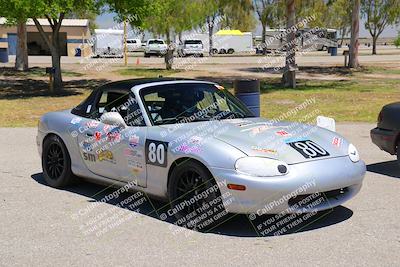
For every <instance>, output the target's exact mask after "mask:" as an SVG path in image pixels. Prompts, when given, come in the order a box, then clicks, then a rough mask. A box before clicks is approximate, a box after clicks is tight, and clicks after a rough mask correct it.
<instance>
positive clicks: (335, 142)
mask: <svg viewBox="0 0 400 267" xmlns="http://www.w3.org/2000/svg"><path fill="white" fill-rule="evenodd" d="M341 144H342V138H340V137H337V136H335V137H333V139H332V145H334V146H336V147H340V145H341Z"/></svg>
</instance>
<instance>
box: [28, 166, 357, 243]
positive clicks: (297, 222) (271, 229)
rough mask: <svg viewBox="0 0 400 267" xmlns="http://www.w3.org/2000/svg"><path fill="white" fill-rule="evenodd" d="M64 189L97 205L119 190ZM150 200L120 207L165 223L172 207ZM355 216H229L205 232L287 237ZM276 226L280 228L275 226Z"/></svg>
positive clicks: (336, 212) (337, 211)
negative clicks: (135, 207) (162, 216)
mask: <svg viewBox="0 0 400 267" xmlns="http://www.w3.org/2000/svg"><path fill="white" fill-rule="evenodd" d="M31 177H32V179H34V180H35V181H36V182H38V183H39V184H42V185H45V186H48V185H47V184H46V182H45V180H44V177H43V173H36V174H33V175H32V176H31ZM55 190H57V189H55ZM62 190H66V191H68V192H72V193H76V194H79V195H82V196H85V197H88V198H90V199H89V200H88V202H90V203H96V202H100V201H101V200H104V198H105V197H106V196H109V195H112V193H113V192H115V190H116V189H115V188H112V187H109V186H105V185H99V184H94V183H90V182H88V181H82V182H81V183H79V184H76V185H72V186H69V187H66V188H65V189H62ZM132 194H133V193H122V194H121V195H120V196H119V197H118V198H116V199H112V200H109V201H107V202H105V203H106V204H109V205H114V206H116V205H117V204H118V203H120V202H121V201H122V200H124V199H126V198H128V197H129V196H131V195H132ZM146 199H147V201H146V202H144V203H143V204H142V205H141V206H140V210H139V211H137V210H132V209H129V208H125V207H119V208H120V209H127V210H131V211H132V212H139V213H140V214H143V215H146V216H149V217H152V218H154V219H157V220H160V221H161V219H160V216H159V215H160V214H161V213H163V212H166V210H167V209H168V208H169V205H168V204H167V203H165V202H162V201H159V200H156V199H153V198H149V197H147V196H146ZM352 215H353V211H352V210H350V209H348V208H346V207H343V206H339V207H336V208H334V209H331V210H327V211H323V212H317V213H306V214H299V215H285V216H281V217H280V218H279V219H276V218H277V217H276V216H277V215H263V216H256V218H255V219H253V220H250V219H249V217H248V216H247V215H242V214H229V218H228V219H227V220H226V221H225V222H224V223H223V224H221V225H219V226H217V227H214V228H213V229H211V230H209V231H207V232H203V233H212V234H218V235H226V236H236V237H263V236H275V235H287V234H294V233H298V232H305V231H311V230H314V229H319V228H323V227H327V226H330V225H334V224H338V223H341V222H343V221H345V220H347V219H349V218H351V216H352ZM304 216H307V219H304V218H305V217H304ZM165 222H167V223H171V224H173V221H171V220H167V221H165ZM273 225H279V226H278V227H275V226H273Z"/></svg>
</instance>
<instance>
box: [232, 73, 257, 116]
mask: <svg viewBox="0 0 400 267" xmlns="http://www.w3.org/2000/svg"><path fill="white" fill-rule="evenodd" d="M233 87H234V90H235V96H236V97H237V98H238V99H239V100H241V101H242V102H243V103H244V104H245V105H246V106H247V108H248V109H250V111H251V112H253V114H254V115H255V116H257V117H260V81H259V80H257V79H240V80H235V81H234V82H233Z"/></svg>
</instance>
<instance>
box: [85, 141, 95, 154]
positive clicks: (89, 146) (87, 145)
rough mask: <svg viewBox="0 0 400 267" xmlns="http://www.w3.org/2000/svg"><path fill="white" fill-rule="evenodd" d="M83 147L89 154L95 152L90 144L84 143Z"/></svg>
mask: <svg viewBox="0 0 400 267" xmlns="http://www.w3.org/2000/svg"><path fill="white" fill-rule="evenodd" d="M82 147H83V149H84V150H85V151H87V152H91V151H92V150H93V149H92V145H91V144H90V143H87V142H83V143H82Z"/></svg>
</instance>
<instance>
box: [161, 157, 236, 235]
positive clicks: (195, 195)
mask: <svg viewBox="0 0 400 267" xmlns="http://www.w3.org/2000/svg"><path fill="white" fill-rule="evenodd" d="M170 179H171V181H170V183H169V185H168V192H169V199H170V203H171V211H173V212H172V213H173V214H174V216H175V219H176V222H175V224H176V225H178V226H183V227H186V228H189V229H193V230H198V231H202V230H208V229H211V228H213V227H215V226H217V225H218V224H221V223H222V222H223V221H224V220H225V219H226V218H227V215H228V212H227V211H226V210H225V207H224V204H223V198H222V196H221V194H220V191H219V188H218V185H217V183H216V182H215V180H214V177H213V176H212V175H211V173H210V172H209V171H208V170H207V169H206V168H205V167H204V166H203V165H202V164H200V163H198V162H196V161H192V160H188V161H186V162H183V163H181V164H179V165H178V166H176V167H175V169H174V170H173V171H172V173H171V178H170Z"/></svg>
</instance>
